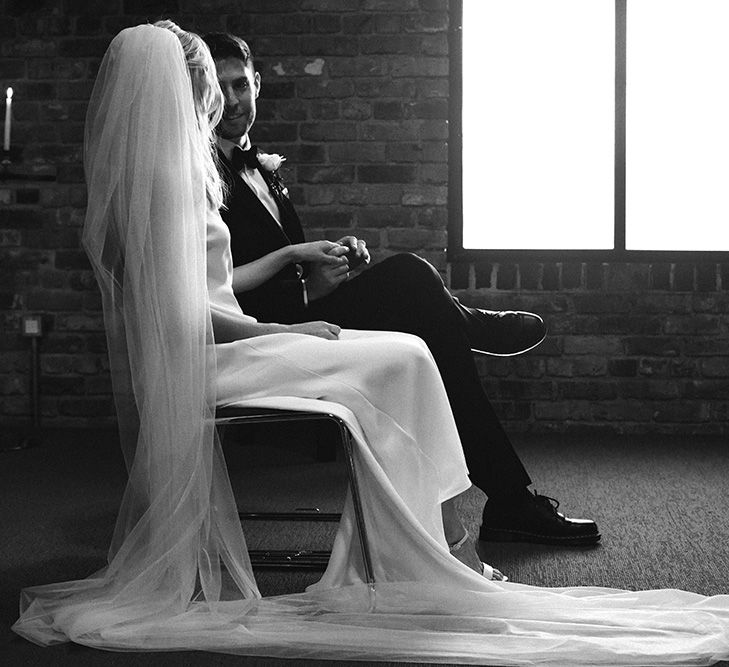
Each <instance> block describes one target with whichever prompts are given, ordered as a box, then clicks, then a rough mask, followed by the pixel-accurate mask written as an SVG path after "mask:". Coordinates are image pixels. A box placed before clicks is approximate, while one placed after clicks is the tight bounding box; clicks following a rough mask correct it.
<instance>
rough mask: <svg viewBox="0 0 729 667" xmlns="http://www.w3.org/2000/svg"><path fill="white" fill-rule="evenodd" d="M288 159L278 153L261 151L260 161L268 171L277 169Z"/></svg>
mask: <svg viewBox="0 0 729 667" xmlns="http://www.w3.org/2000/svg"><path fill="white" fill-rule="evenodd" d="M285 161H286V158H285V157H281V156H280V155H278V154H277V153H271V154H270V155H269V154H268V153H259V154H258V162H259V164H260V165H261V167H263V168H264V169H265V170H266V171H276V169H278V168H279V167H280V166H281V164H282V163H283V162H285Z"/></svg>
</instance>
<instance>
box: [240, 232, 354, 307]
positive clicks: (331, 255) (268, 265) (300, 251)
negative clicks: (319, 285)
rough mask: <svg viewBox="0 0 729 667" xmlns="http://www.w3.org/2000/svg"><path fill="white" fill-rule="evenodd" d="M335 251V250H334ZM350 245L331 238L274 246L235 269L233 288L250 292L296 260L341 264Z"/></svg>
mask: <svg viewBox="0 0 729 667" xmlns="http://www.w3.org/2000/svg"><path fill="white" fill-rule="evenodd" d="M332 251H334V252H332ZM346 251H347V248H345V247H344V246H341V245H340V244H338V243H332V242H331V241H313V242H311V243H297V244H295V245H289V246H285V247H283V248H279V249H278V250H274V251H273V252H271V253H269V254H268V255H264V256H263V257H261V258H259V259H256V260H254V261H252V262H248V264H241V265H240V266H236V267H235V268H234V269H233V292H234V293H236V294H237V293H238V292H248V291H250V290H252V289H255V288H256V287H258V286H259V285H262V284H263V283H265V282H266V281H267V280H269V279H270V278H272V277H273V276H275V275H276V274H277V273H278V272H279V271H280V270H281V269H283V268H284V266H286V265H288V264H293V263H296V262H322V263H324V264H338V263H339V262H340V261H341V260H340V259H339V255H340V254H342V253H344V252H346Z"/></svg>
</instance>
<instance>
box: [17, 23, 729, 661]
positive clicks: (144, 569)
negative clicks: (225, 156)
mask: <svg viewBox="0 0 729 667" xmlns="http://www.w3.org/2000/svg"><path fill="white" fill-rule="evenodd" d="M208 56H209V54H208ZM208 59H209V58H208ZM209 60H210V59H209ZM206 66H207V67H208V68H212V67H213V64H212V61H210V62H208V63H206ZM192 90H193V87H192V86H191V79H190V76H189V73H188V69H187V66H186V61H185V54H184V52H183V50H182V47H181V45H180V41H179V40H178V39H177V37H176V36H175V35H174V34H173V33H172V32H170V31H168V30H166V29H163V28H159V27H154V26H149V25H145V26H137V27H135V28H128V29H125V30H124V31H122V32H121V33H120V34H119V35H118V36H117V37H116V38H115V39H114V40H113V41H112V43H111V45H110V47H109V50H108V51H107V54H106V56H105V58H104V61H103V62H102V65H101V67H100V70H99V75H98V78H97V83H96V86H95V88H94V93H93V94H92V99H91V102H90V104H89V115H88V118H87V137H86V144H85V145H86V152H85V170H86V174H87V180H88V183H89V201H88V209H87V216H86V222H85V226H84V247H85V248H86V250H87V252H88V254H89V258H90V260H91V262H92V264H93V266H94V270H95V272H96V276H97V279H98V281H99V285H100V287H101V291H102V297H103V302H104V317H105V325H106V329H107V337H108V343H109V353H110V360H111V367H112V379H113V382H114V393H115V399H116V402H117V413H118V416H119V424H120V434H121V440H122V448H123V451H124V455H125V460H126V462H127V468H128V472H129V482H128V485H127V489H126V492H125V495H124V499H123V501H122V505H121V508H120V511H119V518H118V520H117V525H116V530H115V534H114V538H113V540H112V544H111V547H110V550H109V558H108V566H107V567H105V568H104V569H103V570H101V571H99V572H97V573H95V574H93V575H91V576H89V577H88V578H86V579H82V580H78V581H69V582H61V583H55V584H46V585H42V586H37V587H34V588H31V589H27V590H25V591H23V593H22V595H21V615H20V618H19V620H18V621H17V622H16V623H15V625H14V626H13V629H14V630H15V632H17V633H18V634H19V635H21V636H23V637H25V638H27V639H29V640H30V641H33V642H36V643H38V644H41V645H49V644H55V643H59V642H66V641H73V642H77V643H79V644H84V645H87V646H93V647H97V648H103V649H109V650H130V651H140V650H142V651H153V650H209V651H221V652H227V653H237V654H241V655H259V656H276V657H286V658H299V659H301V658H331V659H335V660H345V659H353V660H405V661H420V662H448V663H473V664H497V665H530V664H552V665H596V664H603V665H619V664H622V665H708V664H711V663H713V662H715V661H717V660H720V659H726V658H729V596H714V597H705V596H701V595H697V594H693V593H688V592H683V591H676V590H659V591H643V592H634V591H619V590H610V589H603V588H592V587H582V588H560V589H543V588H538V587H532V586H525V585H521V584H518V583H511V582H494V581H491V580H487V579H486V578H484V577H481V576H479V575H478V574H476V573H475V572H473V571H472V570H470V569H469V568H468V567H466V566H465V565H463V564H461V563H460V562H459V561H458V560H456V559H455V558H453V557H452V556H451V555H450V553H449V552H448V549H447V546H446V544H445V541H444V537H443V534H442V523H441V521H442V519H441V514H440V503H441V502H442V501H443V500H445V499H447V498H449V497H452V496H454V495H456V494H458V493H460V492H461V491H463V490H465V489H466V488H467V487H468V486H469V482H468V478H467V475H466V472H467V471H466V467H465V464H464V460H463V455H462V452H461V448H460V445H459V442H458V437H457V433H456V429H455V425H454V423H453V418H452V416H451V414H450V409H449V406H448V402H447V399H446V396H445V393H444V390H443V386H442V383H441V381H440V377H439V374H438V372H437V369H436V367H435V365H434V363H433V361H432V358H431V356H430V354H429V352H428V350H427V349H426V348H425V346H424V344H423V343H422V342H421V341H420V340H418V339H417V338H415V337H413V336H409V335H406V334H396V333H376V332H369V333H367V332H353V331H344V332H343V333H342V336H341V339H340V340H338V341H327V340H323V339H318V338H315V337H312V336H305V335H298V334H277V335H266V336H260V337H257V338H248V339H244V340H237V341H235V342H231V343H225V344H217V345H216V344H215V343H214V338H213V335H212V321H213V320H215V318H222V319H228V320H231V319H232V320H233V321H235V320H240V321H243V320H244V319H246V316H245V315H244V314H243V313H241V311H240V309H239V307H238V304H237V302H236V301H235V299H234V297H233V294H232V291H231V288H230V280H231V264H230V254H229V248H228V237H227V229H226V228H225V226H224V225H223V223H222V222H221V220H220V217H219V215H218V214H217V213H216V212H211V211H210V209H209V206H208V205H207V204H208V201H207V198H206V189H205V183H204V173H205V164H207V162H206V159H209V156H208V155H207V153H206V143H205V142H206V139H207V136H208V135H206V133H205V131H204V130H205V123H206V122H207V119H206V117H204V116H203V115H202V114H201V113H199V114H197V115H196V113H197V112H196V111H195V106H194V99H193V94H192ZM205 113H209V112H207V111H206V112H205ZM216 122H217V121H216ZM211 315H212V317H211ZM247 319H248V320H251V318H247ZM216 404H218V405H230V404H243V405H259V406H272V407H288V408H298V407H300V408H309V407H312V406H316V407H317V408H320V409H322V408H323V409H326V410H328V411H332V412H334V413H336V414H338V415H340V416H341V417H342V418H343V419H345V420H346V421H347V423H348V425H349V427H350V428H351V430H352V433H353V434H354V438H355V449H356V451H355V455H356V464H357V469H358V482H359V484H360V486H361V491H362V500H363V505H364V513H365V520H366V523H367V530H368V537H369V540H370V548H371V551H372V555H373V560H374V562H373V566H374V573H375V578H376V584H375V586H374V590H373V589H372V588H371V587H370V586H369V585H368V584H366V583H365V582H363V579H362V571H361V562H360V553H359V548H358V545H357V543H356V538H355V531H353V525H352V516H351V509H350V508H349V507H346V508H345V513H344V515H343V519H342V522H341V524H340V527H339V531H338V533H337V537H336V541H335V545H334V550H333V553H332V558H331V561H330V563H329V566H328V568H327V570H326V572H325V574H324V576H323V577H322V579H321V581H320V582H318V583H317V584H316V585H314V586H313V587H311V588H310V589H309V590H307V591H305V592H301V593H298V594H292V595H284V596H279V597H273V598H261V597H260V594H259V592H258V589H257V586H256V583H255V578H254V575H253V572H252V569H251V567H250V562H249V561H248V558H247V550H246V545H245V540H244V537H243V533H242V530H241V526H240V522H239V520H238V517H237V514H236V507H235V499H234V498H233V495H232V490H231V486H230V481H229V479H228V476H227V471H226V468H225V462H224V459H223V456H222V451H221V449H220V446H219V442H218V440H217V437H216V434H215V429H214V420H213V418H214V410H215V405H216Z"/></svg>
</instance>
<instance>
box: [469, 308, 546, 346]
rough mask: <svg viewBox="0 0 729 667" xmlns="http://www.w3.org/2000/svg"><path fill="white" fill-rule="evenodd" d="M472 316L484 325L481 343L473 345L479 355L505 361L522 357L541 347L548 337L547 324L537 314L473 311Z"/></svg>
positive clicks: (479, 341)
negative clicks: (517, 356)
mask: <svg viewBox="0 0 729 667" xmlns="http://www.w3.org/2000/svg"><path fill="white" fill-rule="evenodd" d="M471 312H472V313H473V315H474V317H475V318H476V319H477V320H478V321H479V323H480V324H481V327H480V328H481V332H480V334H481V335H480V336H479V339H480V340H476V341H475V344H474V345H472V347H473V349H474V350H475V351H476V352H482V353H484V354H492V355H495V356H503V357H508V356H511V355H514V354H521V353H522V352H526V351H528V350H531V349H532V348H533V347H536V346H537V345H539V343H541V342H542V341H543V340H544V338H545V336H546V335H547V327H546V325H545V324H544V320H543V319H542V318H541V317H539V315H535V314H534V313H527V312H524V311H523V310H483V309H481V308H472V309H471ZM472 342H473V341H472Z"/></svg>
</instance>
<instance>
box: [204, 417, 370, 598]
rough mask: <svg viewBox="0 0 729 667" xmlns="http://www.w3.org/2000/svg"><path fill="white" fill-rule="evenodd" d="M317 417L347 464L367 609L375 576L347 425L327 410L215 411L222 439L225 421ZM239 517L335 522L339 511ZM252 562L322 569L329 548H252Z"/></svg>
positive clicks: (243, 515) (244, 514)
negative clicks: (329, 424)
mask: <svg viewBox="0 0 729 667" xmlns="http://www.w3.org/2000/svg"><path fill="white" fill-rule="evenodd" d="M316 419H328V420H331V421H333V422H334V423H335V424H336V427H337V429H338V433H339V439H340V442H341V443H342V447H343V448H344V460H345V464H346V466H347V477H348V481H349V488H350V493H351V495H352V507H353V510H354V518H355V524H356V527H357V538H358V539H359V543H360V549H361V551H362V566H363V569H364V573H363V574H364V579H365V582H366V583H367V584H368V586H369V591H370V610H372V609H374V606H375V576H374V570H373V567H372V554H371V551H370V548H369V542H368V539H367V527H366V525H365V518H364V508H363V505H362V496H361V493H360V488H359V482H358V480H357V471H356V467H355V458H354V444H353V438H352V434H351V433H350V431H349V429H348V428H347V425H346V424H345V423H344V422H343V421H342V420H341V419H340V418H339V417H337V416H336V415H333V414H327V413H310V412H298V411H281V410H275V409H246V408H232V409H222V410H219V411H218V415H217V418H216V425H217V427H218V429H219V434H220V438H221V441H222V439H223V437H224V434H225V425H226V424H241V423H265V422H281V421H308V420H316ZM322 454H324V457H326V458H325V459H324V460H334V459H335V458H336V456H335V455H332V454H336V451H335V450H334V449H333V448H332V447H326V448H323V447H322V448H321V449H319V450H318V451H317V460H322V459H321V458H320V456H321V455H322ZM239 515H240V517H241V519H259V520H269V521H270V520H274V521H276V520H279V521H280V520H289V521H291V520H293V521H297V520H298V521H338V520H339V519H340V518H341V515H340V514H335V513H323V512H319V510H318V509H316V508H313V509H302V510H296V511H295V512H240V513H239ZM249 555H250V557H251V563H252V564H253V565H257V566H261V567H291V568H305V569H324V568H325V567H326V565H327V563H328V561H329V556H330V555H331V553H330V552H329V551H309V550H287V551H283V550H253V551H250V552H249Z"/></svg>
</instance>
